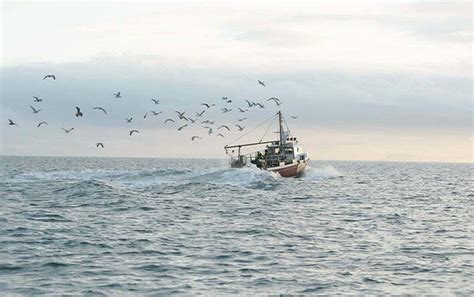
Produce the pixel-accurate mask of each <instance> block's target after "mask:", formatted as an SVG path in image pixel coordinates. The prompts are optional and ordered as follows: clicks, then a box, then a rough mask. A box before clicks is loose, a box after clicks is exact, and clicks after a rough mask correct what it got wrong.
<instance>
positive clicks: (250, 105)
mask: <svg viewBox="0 0 474 297" xmlns="http://www.w3.org/2000/svg"><path fill="white" fill-rule="evenodd" d="M245 101H247V104H248V106H249V107H254V106H255V105H257V104H256V103H255V102H253V101H252V102H250V101H249V100H247V99H245Z"/></svg>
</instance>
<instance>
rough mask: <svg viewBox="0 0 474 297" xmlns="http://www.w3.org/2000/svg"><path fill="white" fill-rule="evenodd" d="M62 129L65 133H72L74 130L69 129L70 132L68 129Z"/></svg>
mask: <svg viewBox="0 0 474 297" xmlns="http://www.w3.org/2000/svg"><path fill="white" fill-rule="evenodd" d="M61 129H62V130H63V131H64V133H69V132H71V131H72V130H74V128H71V129H69V130H68V129H64V128H61Z"/></svg>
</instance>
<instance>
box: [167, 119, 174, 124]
mask: <svg viewBox="0 0 474 297" xmlns="http://www.w3.org/2000/svg"><path fill="white" fill-rule="evenodd" d="M168 122H173V123H175V121H174V120H173V119H166V120H165V124H166V123H168Z"/></svg>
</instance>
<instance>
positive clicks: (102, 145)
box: [95, 142, 104, 148]
mask: <svg viewBox="0 0 474 297" xmlns="http://www.w3.org/2000/svg"><path fill="white" fill-rule="evenodd" d="M95 146H96V147H99V146H101V147H102V148H104V144H103V143H102V142H97V143H96V144H95Z"/></svg>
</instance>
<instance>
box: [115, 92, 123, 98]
mask: <svg viewBox="0 0 474 297" xmlns="http://www.w3.org/2000/svg"><path fill="white" fill-rule="evenodd" d="M114 96H115V98H122V96H121V95H120V92H117V93H115V94H114Z"/></svg>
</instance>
